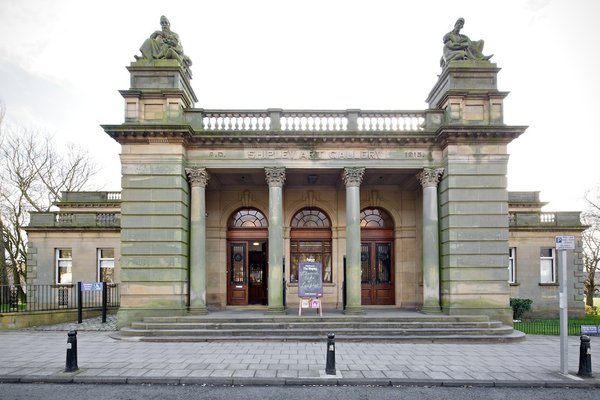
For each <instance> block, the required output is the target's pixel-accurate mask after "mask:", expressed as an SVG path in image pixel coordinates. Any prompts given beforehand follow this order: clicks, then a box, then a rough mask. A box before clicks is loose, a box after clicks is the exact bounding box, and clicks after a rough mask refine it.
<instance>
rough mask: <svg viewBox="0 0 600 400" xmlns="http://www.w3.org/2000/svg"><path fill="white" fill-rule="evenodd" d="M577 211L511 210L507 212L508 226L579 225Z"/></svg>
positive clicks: (544, 226)
mask: <svg viewBox="0 0 600 400" xmlns="http://www.w3.org/2000/svg"><path fill="white" fill-rule="evenodd" d="M580 214H581V213H580V212H579V211H572V212H571V211H565V212H554V213H545V212H511V213H509V215H508V216H509V226H510V227H515V228H520V227H523V228H525V227H543V228H547V227H552V226H556V227H580V226H582V225H581V219H580Z"/></svg>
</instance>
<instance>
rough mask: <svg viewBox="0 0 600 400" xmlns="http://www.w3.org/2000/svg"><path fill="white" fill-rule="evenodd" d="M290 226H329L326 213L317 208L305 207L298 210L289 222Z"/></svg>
mask: <svg viewBox="0 0 600 400" xmlns="http://www.w3.org/2000/svg"><path fill="white" fill-rule="evenodd" d="M291 227H292V228H330V227H331V224H330V222H329V218H327V215H325V213H324V212H323V211H321V210H319V209H318V208H305V209H303V210H300V211H298V213H296V215H294V218H292V223H291Z"/></svg>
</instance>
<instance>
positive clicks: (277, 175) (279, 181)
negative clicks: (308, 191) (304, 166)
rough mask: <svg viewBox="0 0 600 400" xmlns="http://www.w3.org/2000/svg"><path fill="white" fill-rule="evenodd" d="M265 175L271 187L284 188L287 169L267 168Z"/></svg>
mask: <svg viewBox="0 0 600 400" xmlns="http://www.w3.org/2000/svg"><path fill="white" fill-rule="evenodd" d="M265 175H266V180H267V183H268V184H269V186H278V187H282V186H283V183H284V182H285V167H266V168H265Z"/></svg>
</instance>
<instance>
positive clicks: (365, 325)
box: [131, 320, 502, 331]
mask: <svg viewBox="0 0 600 400" xmlns="http://www.w3.org/2000/svg"><path fill="white" fill-rule="evenodd" d="M501 325H502V324H501V323H500V322H499V321H492V322H487V321H486V322H447V323H444V325H443V326H444V327H445V328H498V327H500V326H501ZM438 326H440V323H439V322H429V321H427V322H421V321H401V322H397V321H384V322H379V321H356V322H341V321H313V322H288V321H279V322H239V323H235V322H218V323H215V322H173V323H170V322H146V320H145V321H144V322H133V323H132V324H131V327H132V328H135V329H154V330H156V329H212V330H222V329H224V330H227V329H261V330H263V331H264V330H280V329H328V330H336V329H339V328H351V329H432V328H436V327H438Z"/></svg>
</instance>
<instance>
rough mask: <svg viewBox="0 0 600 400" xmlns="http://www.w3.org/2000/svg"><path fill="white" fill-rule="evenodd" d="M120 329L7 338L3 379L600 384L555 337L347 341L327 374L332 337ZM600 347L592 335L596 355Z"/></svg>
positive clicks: (0, 361)
mask: <svg viewBox="0 0 600 400" xmlns="http://www.w3.org/2000/svg"><path fill="white" fill-rule="evenodd" d="M115 324H116V319H115V317H114V316H109V317H108V319H107V323H106V324H102V323H101V322H100V318H94V319H89V320H85V321H84V322H83V323H82V324H77V323H66V324H59V325H53V326H46V327H38V328H29V329H26V330H19V331H2V332H0V382H96V383H102V382H107V383H114V382H120V383H171V384H192V383H196V384H245V385H248V384H256V385H264V384H273V385H277V384H278V385H281V384H329V385H336V384H377V385H390V384H392V385H393V384H397V385H411V384H417V385H478V386H548V385H551V386H588V387H589V386H597V387H600V375H599V374H594V376H593V377H591V378H580V377H577V376H576V375H575V374H576V373H577V368H578V359H579V338H578V337H570V338H569V372H570V374H569V375H562V374H560V373H559V369H560V366H559V364H560V358H559V338H558V337H550V336H529V337H528V338H527V340H526V341H524V342H518V343H495V344H468V343H456V344H449V343H428V344H424V343H418V344H413V343H389V344H386V343H348V342H347V343H344V342H340V341H338V343H336V374H335V375H327V374H326V373H325V363H326V338H324V340H323V341H322V342H313V343H311V342H265V341H256V342H247V341H244V342H199V343H193V342H178V343H173V342H169V343H153V342H140V341H135V340H119V339H115V338H113V336H114V330H115ZM71 329H77V330H78V365H79V370H78V371H76V372H71V373H66V372H64V368H65V361H66V342H67V335H66V333H67V332H68V331H69V330H71ZM111 334H112V336H111ZM596 342H598V344H596ZM599 345H600V340H598V338H595V337H594V338H592V351H593V350H594V348H595V347H596V346H599ZM592 354H594V353H592ZM592 363H593V360H592Z"/></svg>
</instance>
